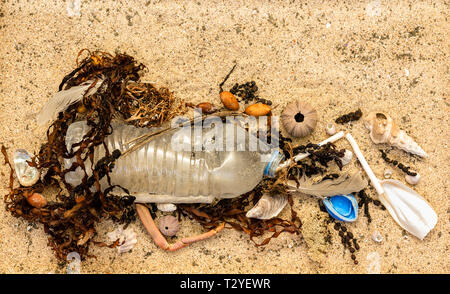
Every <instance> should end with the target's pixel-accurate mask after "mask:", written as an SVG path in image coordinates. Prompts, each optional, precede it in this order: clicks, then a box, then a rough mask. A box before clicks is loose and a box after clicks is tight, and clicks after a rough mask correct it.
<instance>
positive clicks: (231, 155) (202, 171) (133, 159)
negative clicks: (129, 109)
mask: <svg viewBox="0 0 450 294" xmlns="http://www.w3.org/2000/svg"><path fill="white" fill-rule="evenodd" d="M229 127H230V124H229V123H226V124H224V127H223V132H219V136H218V137H220V138H219V140H221V139H224V142H225V141H226V140H228V141H229V140H231V143H230V144H232V147H233V148H231V149H232V150H231V151H226V150H228V149H229V148H226V146H227V145H226V144H225V143H224V144H223V150H222V151H220V150H217V149H218V148H212V147H211V146H212V145H211V144H214V143H215V142H216V141H215V140H217V138H216V136H217V133H215V134H212V132H211V129H208V128H203V129H201V130H200V133H199V132H196V131H195V130H194V128H192V127H188V128H182V129H183V131H180V129H175V130H173V131H168V132H165V133H162V134H160V135H158V136H157V137H155V138H153V139H152V140H151V141H149V142H148V143H147V144H146V145H144V146H143V147H141V148H140V149H137V150H135V151H133V152H130V153H129V154H127V155H125V156H121V157H120V158H119V159H118V160H117V161H116V163H115V167H114V169H113V170H112V172H111V173H110V177H111V183H112V184H114V185H120V186H122V187H124V188H126V189H128V190H129V191H130V193H131V194H132V195H135V194H136V193H137V194H139V195H141V194H143V193H144V194H146V195H150V194H153V195H159V197H156V196H154V197H153V198H152V197H150V196H149V197H143V199H144V200H142V197H141V201H140V200H139V199H137V200H136V201H137V202H146V201H151V202H156V203H157V202H170V203H193V202H211V201H213V200H214V199H215V198H232V197H236V196H239V195H242V194H244V193H246V192H248V191H251V190H252V189H253V188H254V187H255V186H256V185H257V184H258V183H259V182H260V181H261V180H262V178H263V175H266V176H273V175H274V173H275V170H276V168H277V166H278V164H279V162H280V161H281V160H282V159H283V155H282V154H281V153H280V152H279V151H278V149H276V150H273V149H272V148H271V147H270V146H268V145H267V143H265V142H263V141H261V140H259V139H257V138H256V137H255V136H254V135H252V134H250V133H248V132H247V131H245V130H244V129H243V128H242V127H240V126H238V125H234V124H233V127H234V128H235V129H234V134H238V133H239V132H241V134H244V136H245V141H242V140H237V139H236V138H235V137H234V138H231V136H230V135H228V138H227V137H226V136H227V134H229V133H227V130H229V129H227V128H229ZM89 128H90V127H89V126H88V125H87V124H86V122H85V121H80V122H75V123H73V124H71V125H70V126H69V128H68V130H67V134H66V145H67V149H68V150H70V148H71V147H72V145H73V144H74V143H77V142H80V141H81V139H82V137H83V135H84V134H86V133H87V131H88V130H89ZM149 132H150V130H149V129H143V128H136V127H133V126H130V125H124V124H122V125H113V133H112V134H111V135H110V136H108V137H107V138H106V139H105V142H106V145H107V147H108V150H109V152H112V151H113V150H115V149H119V150H120V151H121V152H124V151H125V150H127V149H128V148H129V147H130V145H127V144H128V142H129V141H131V140H133V139H134V138H136V137H138V136H140V135H142V134H145V133H149ZM242 132H244V133H242ZM220 134H223V137H221V136H220ZM233 136H235V135H233ZM199 138H200V140H201V141H198V139H199ZM250 139H255V140H256V141H257V142H258V144H259V148H258V151H249V149H250V148H249V142H250V141H249V140H250ZM195 140H197V141H195ZM174 142H175V143H174ZM192 142H200V148H198V149H200V150H196V149H192V148H193V146H194V145H193V144H192ZM182 147H184V148H185V149H182V150H179V149H180V148H182ZM186 147H187V149H186ZM196 147H199V145H196ZM75 148H77V147H75ZM75 148H74V149H75ZM239 150H244V151H239ZM104 154H105V150H104V147H103V146H102V145H99V146H97V147H96V149H95V152H94V162H96V161H97V160H98V159H100V158H101V157H103V156H104ZM73 161H74V159H65V168H66V169H67V168H69V167H70V165H71V164H72V162H73ZM88 166H89V167H90V166H91V165H90V163H89V164H86V167H88ZM87 173H88V175H91V173H92V172H91V170H90V169H87ZM82 176H83V172H82V170H81V168H77V170H75V171H74V172H70V173H67V174H66V177H65V179H66V181H67V182H68V183H70V184H72V185H78V184H80V183H81V178H82ZM100 183H101V186H102V189H105V188H106V187H107V183H106V180H105V179H103V180H102V181H101V182H100ZM169 196H170V197H169ZM138 198H139V197H138Z"/></svg>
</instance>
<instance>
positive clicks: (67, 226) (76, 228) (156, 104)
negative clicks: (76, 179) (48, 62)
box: [2, 50, 185, 259]
mask: <svg viewBox="0 0 450 294" xmlns="http://www.w3.org/2000/svg"><path fill="white" fill-rule="evenodd" d="M84 52H87V53H88V56H87V57H86V58H84V59H83V60H82V61H78V58H79V57H80V56H81V54H83V53H84ZM78 58H77V68H76V69H75V70H73V71H72V72H71V73H70V74H68V75H67V76H65V77H64V78H63V80H62V82H61V84H60V86H59V90H60V91H64V90H67V89H70V88H72V87H76V86H78V85H80V84H82V83H85V82H86V81H91V80H92V81H94V82H93V83H92V85H91V86H90V87H89V89H88V90H87V91H86V92H85V93H84V95H83V97H82V99H80V101H79V102H78V103H75V104H73V105H69V106H68V107H67V109H64V111H62V112H60V113H59V114H58V117H57V119H56V120H55V121H54V122H53V123H52V124H51V125H50V127H49V128H48V130H47V142H45V143H44V144H43V145H42V146H41V149H40V151H39V154H38V155H37V156H36V157H35V158H34V159H33V163H30V164H32V165H34V166H36V167H38V168H39V169H41V170H43V171H45V173H44V174H43V175H42V177H41V180H40V181H39V182H38V183H37V184H35V185H34V186H32V187H18V188H14V178H13V170H12V167H11V165H10V167H11V177H10V185H9V187H10V192H9V194H8V195H6V196H5V197H4V201H5V203H6V210H7V211H10V212H11V213H12V215H13V216H15V217H21V218H23V219H25V220H27V221H31V222H40V223H42V224H43V225H44V230H45V232H46V233H47V234H48V235H49V245H50V246H51V247H52V248H53V249H54V251H55V253H56V256H57V257H58V258H60V259H65V257H66V255H67V254H68V253H69V252H72V251H75V252H78V253H79V254H80V255H81V257H82V258H85V257H87V256H89V255H88V250H89V244H90V243H91V241H92V238H93V237H94V236H95V234H96V232H95V223H96V222H98V221H99V220H100V219H101V218H104V217H107V218H111V219H113V220H115V221H119V222H122V223H129V222H131V221H132V220H134V219H135V211H134V208H133V207H132V203H133V200H134V197H133V196H131V195H130V196H126V197H118V196H115V195H113V194H112V193H111V191H112V188H114V186H111V183H110V179H109V176H108V173H109V172H110V171H111V169H112V168H114V161H115V160H116V159H117V158H118V157H119V156H120V152H118V150H107V147H106V145H104V140H105V137H106V136H108V135H109V134H111V132H112V127H111V122H112V120H113V118H119V119H122V120H125V121H127V122H128V123H130V124H134V125H136V126H140V127H143V126H145V127H153V126H160V125H161V124H162V123H163V122H166V121H168V120H170V119H171V118H173V117H174V116H176V115H178V114H181V113H183V112H184V110H185V106H184V102H182V101H177V100H176V99H175V98H174V96H173V94H172V93H171V92H170V91H169V90H168V89H165V88H162V89H159V90H158V89H156V88H155V87H154V86H153V85H152V84H150V83H143V82H140V74H141V72H142V71H143V70H144V69H145V66H144V65H143V64H141V63H137V62H136V61H135V59H134V58H133V57H131V56H129V55H127V54H116V55H115V56H113V55H111V54H108V53H105V52H100V51H95V52H89V51H87V50H82V51H81V52H80V53H79V55H78ZM96 83H100V85H96ZM94 86H96V87H97V91H89V90H90V89H91V88H92V87H94ZM92 92H94V93H92ZM80 116H82V117H83V118H84V119H85V120H86V121H87V123H88V125H89V126H91V129H90V131H89V132H88V133H87V134H86V136H84V137H83V140H82V141H81V142H79V143H77V144H74V146H73V148H72V149H71V150H67V149H66V145H65V134H66V132H67V128H68V126H69V125H70V124H71V123H73V122H74V121H75V120H77V119H78V118H80ZM100 144H103V145H104V146H105V149H106V156H105V157H104V158H102V159H100V160H99V161H98V162H97V164H96V165H95V168H93V175H92V176H91V177H88V175H87V173H86V169H87V167H86V166H85V162H86V160H87V159H90V160H91V162H93V161H92V158H93V154H94V148H95V147H96V146H98V145H100ZM74 150H76V151H74ZM2 153H3V155H4V157H5V161H6V163H7V164H9V160H8V157H7V152H6V148H5V147H3V148H2ZM63 158H65V159H68V158H75V159H76V160H75V162H74V163H73V164H72V166H71V167H70V168H68V169H64V168H63V166H62V165H61V161H62V160H61V159H63ZM78 167H81V169H82V170H83V171H84V177H83V179H82V184H80V185H79V186H77V187H72V186H71V185H70V184H68V183H66V182H65V174H66V173H68V172H70V171H73V170H75V169H76V168H78ZM103 177H107V178H108V183H109V185H110V187H109V188H107V189H106V190H104V191H103V192H102V190H101V189H100V180H101V179H102V178H103ZM50 186H55V187H57V188H59V190H60V191H59V192H58V195H57V196H56V201H50V202H49V203H48V205H46V206H45V207H43V208H36V207H32V206H31V205H30V204H28V202H27V201H26V197H27V195H30V193H34V192H42V191H43V190H44V189H46V188H48V187H50ZM61 186H62V188H60V187H61ZM64 190H66V191H67V192H68V195H64ZM125 192H127V191H125ZM97 244H98V245H100V246H105V244H103V243H97ZM115 245H117V244H116V243H114V244H112V245H110V247H114V246H115Z"/></svg>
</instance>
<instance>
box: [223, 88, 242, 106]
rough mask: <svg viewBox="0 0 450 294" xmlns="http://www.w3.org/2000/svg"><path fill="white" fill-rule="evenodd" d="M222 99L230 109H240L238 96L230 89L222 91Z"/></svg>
mask: <svg viewBox="0 0 450 294" xmlns="http://www.w3.org/2000/svg"><path fill="white" fill-rule="evenodd" d="M220 100H222V103H223V105H224V106H225V107H226V108H228V109H229V110H238V109H239V102H238V101H237V98H236V97H235V96H234V95H233V94H232V93H231V92H228V91H223V92H221V93H220Z"/></svg>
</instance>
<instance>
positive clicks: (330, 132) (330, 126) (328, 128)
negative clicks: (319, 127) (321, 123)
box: [325, 123, 336, 136]
mask: <svg viewBox="0 0 450 294" xmlns="http://www.w3.org/2000/svg"><path fill="white" fill-rule="evenodd" d="M325 131H326V132H327V134H328V135H330V136H333V135H334V134H336V127H335V126H334V124H333V123H328V124H327V126H326V127H325Z"/></svg>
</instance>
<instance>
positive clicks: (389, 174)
mask: <svg viewBox="0 0 450 294" xmlns="http://www.w3.org/2000/svg"><path fill="white" fill-rule="evenodd" d="M383 176H384V178H385V179H390V178H391V177H392V170H390V169H386V170H385V171H384V174H383Z"/></svg>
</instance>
